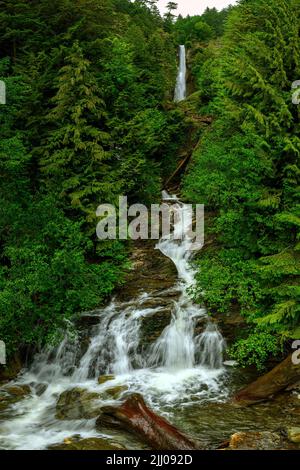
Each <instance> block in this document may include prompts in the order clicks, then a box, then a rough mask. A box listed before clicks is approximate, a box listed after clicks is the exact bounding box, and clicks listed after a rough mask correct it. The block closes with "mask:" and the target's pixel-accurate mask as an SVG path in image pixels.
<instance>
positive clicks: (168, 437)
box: [96, 394, 199, 450]
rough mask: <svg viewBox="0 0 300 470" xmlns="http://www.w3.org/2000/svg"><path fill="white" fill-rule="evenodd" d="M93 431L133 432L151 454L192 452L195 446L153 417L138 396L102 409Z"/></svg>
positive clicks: (168, 424) (166, 424)
mask: <svg viewBox="0 0 300 470" xmlns="http://www.w3.org/2000/svg"><path fill="white" fill-rule="evenodd" d="M101 411H102V413H101V415H100V416H99V418H98V419H97V422H96V424H97V427H98V428H100V429H103V427H104V428H117V429H125V430H126V431H129V432H133V433H135V434H137V435H138V437H139V438H140V439H141V440H143V441H144V442H145V443H146V444H148V445H149V446H150V447H151V448H152V449H154V450H196V449H198V448H199V447H198V446H197V444H196V443H195V442H194V441H193V440H191V439H190V438H188V437H187V436H185V435H184V434H183V433H181V432H180V431H179V430H178V429H176V428H175V427H174V426H173V425H172V424H170V423H169V422H168V421H167V420H165V419H164V418H162V417H161V416H158V415H157V414H156V413H154V412H153V411H152V410H151V409H150V408H148V407H147V405H146V404H145V402H144V399H143V397H142V396H141V395H139V394H133V395H131V396H130V397H129V398H128V399H127V400H126V401H125V402H124V403H123V404H122V405H121V406H120V407H112V406H110V407H105V408H103V409H102V410H101Z"/></svg>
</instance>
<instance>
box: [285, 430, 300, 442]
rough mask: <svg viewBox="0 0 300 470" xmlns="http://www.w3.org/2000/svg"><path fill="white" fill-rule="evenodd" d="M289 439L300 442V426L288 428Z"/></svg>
mask: <svg viewBox="0 0 300 470" xmlns="http://www.w3.org/2000/svg"><path fill="white" fill-rule="evenodd" d="M287 435H288V439H289V440H290V441H291V442H294V443H295V444H300V428H298V427H297V428H296V427H294V428H288V429H287Z"/></svg>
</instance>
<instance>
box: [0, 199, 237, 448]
mask: <svg viewBox="0 0 300 470" xmlns="http://www.w3.org/2000/svg"><path fill="white" fill-rule="evenodd" d="M163 200H164V201H167V202H168V204H169V205H170V206H172V210H173V211H175V212H177V215H178V217H176V219H175V222H174V229H173V233H172V234H171V235H170V236H169V237H168V238H166V239H161V240H160V241H159V242H158V244H157V246H156V249H157V250H160V252H161V253H162V254H163V255H165V256H166V257H168V258H169V259H171V260H172V262H173V263H174V265H175V266H176V268H177V271H178V281H177V283H175V285H173V286H171V287H170V288H161V289H157V290H155V291H151V290H150V291H149V290H147V286H146V287H145V288H144V291H142V292H139V293H138V295H137V296H136V297H135V298H134V297H133V298H131V299H130V300H129V301H124V300H118V298H116V299H114V300H113V301H112V302H111V303H110V305H108V306H107V307H105V308H103V309H99V310H96V311H95V312H90V313H89V314H88V315H89V317H88V318H90V316H91V315H92V316H93V325H94V326H92V328H91V327H89V329H87V330H86V331H87V332H88V334H87V333H85V332H83V333H81V337H80V335H79V336H78V337H77V338H73V339H72V338H66V339H64V340H63V341H62V343H61V344H60V346H59V347H58V348H56V349H54V350H53V349H49V350H46V351H44V352H42V353H40V354H38V355H37V356H36V357H35V360H34V362H33V364H32V366H31V367H30V368H29V369H27V370H25V371H24V372H23V373H22V374H21V375H20V376H19V377H18V378H17V380H16V382H15V383H16V384H17V385H24V384H26V385H29V386H30V389H31V393H30V395H29V396H28V397H26V399H24V400H22V401H20V402H19V403H15V404H13V405H12V408H11V410H10V419H9V420H6V421H4V422H1V419H0V448H3V449H45V448H47V447H48V446H50V445H51V444H54V443H59V442H62V441H63V440H64V439H66V438H68V437H69V436H72V435H80V436H81V437H83V438H87V437H99V436H100V437H101V433H100V431H99V430H97V429H96V428H95V420H91V419H73V420H72V419H68V420H59V419H57V415H56V404H57V401H58V399H59V397H60V395H61V394H62V393H63V392H66V391H67V390H70V389H74V388H77V389H84V390H87V391H88V392H93V393H94V392H96V393H98V394H100V397H101V398H100V399H99V407H101V406H105V405H107V404H109V405H111V404H112V401H113V402H114V401H116V400H118V399H120V397H118V399H114V398H112V397H111V396H109V395H107V393H106V390H108V389H111V388H112V387H116V388H119V389H121V390H122V389H124V390H125V391H124V392H122V393H131V392H139V393H141V394H142V395H143V396H144V398H145V400H146V401H147V403H148V404H149V405H150V406H151V407H152V408H153V409H154V410H156V411H158V412H159V413H171V415H172V410H173V409H176V408H180V407H183V406H184V407H187V406H192V405H193V403H194V404H195V403H205V402H209V401H220V400H223V399H224V398H225V397H226V396H227V393H228V390H227V387H226V385H225V383H226V372H225V368H224V366H223V349H224V340H223V338H222V335H221V334H220V332H219V331H218V329H217V327H216V326H215V325H214V324H212V323H211V321H210V320H209V319H208V316H207V313H206V311H205V309H204V308H201V307H199V306H198V305H195V304H194V303H193V302H192V300H191V299H190V296H189V288H190V287H192V286H193V284H194V279H195V272H194V270H193V268H192V266H191V264H190V256H191V250H190V247H191V243H192V240H191V239H190V238H189V235H188V234H189V233H190V232H189V228H190V227H189V226H187V220H188V219H189V218H187V217H185V214H186V211H187V206H186V205H185V204H183V203H181V202H180V201H179V200H178V199H177V198H176V197H174V196H170V195H169V194H167V193H166V192H164V193H163ZM178 233H180V234H181V237H180V239H178V238H179V237H178ZM157 276H158V279H159V272H158V273H157ZM166 298H169V299H171V300H170V301H171V309H172V311H171V321H170V324H169V325H168V326H167V327H166V328H165V329H164V330H163V332H162V333H161V336H160V337H159V338H158V339H156V340H152V344H150V345H149V346H147V347H145V346H144V345H143V342H142V325H143V321H144V320H145V319H146V318H153V319H154V320H153V321H154V322H155V318H156V317H155V315H156V314H157V313H158V312H163V311H164V308H165V305H166ZM86 315H87V314H86ZM162 315H163V313H162ZM167 318H168V317H167ZM84 331H85V330H84ZM151 334H152V332H150V335H149V336H150V337H151ZM82 339H83V340H84V341H82ZM104 374H113V376H112V377H110V379H111V380H109V381H108V382H104V383H101V384H99V383H98V378H99V376H101V375H104ZM170 410H171V411H170ZM105 434H106V435H107V431H105Z"/></svg>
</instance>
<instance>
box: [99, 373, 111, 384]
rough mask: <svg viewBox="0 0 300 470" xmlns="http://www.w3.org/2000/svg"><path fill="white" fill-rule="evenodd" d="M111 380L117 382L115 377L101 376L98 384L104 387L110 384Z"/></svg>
mask: <svg viewBox="0 0 300 470" xmlns="http://www.w3.org/2000/svg"><path fill="white" fill-rule="evenodd" d="M109 380H115V376H114V375H100V377H99V378H98V384H100V385H102V384H105V383H106V382H108V381H109Z"/></svg>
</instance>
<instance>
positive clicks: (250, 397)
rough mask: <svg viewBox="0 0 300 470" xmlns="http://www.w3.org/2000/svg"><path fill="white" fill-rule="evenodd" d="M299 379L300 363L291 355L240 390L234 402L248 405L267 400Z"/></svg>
mask: <svg viewBox="0 0 300 470" xmlns="http://www.w3.org/2000/svg"><path fill="white" fill-rule="evenodd" d="M299 380H300V364H294V363H293V361H292V355H290V356H289V357H287V358H286V359H285V360H284V361H283V362H281V363H280V364H278V365H277V366H276V367H274V369H272V370H271V371H270V372H268V373H267V374H265V375H263V376H262V377H260V378H259V379H257V380H256V381H255V382H253V383H251V384H250V385H248V386H247V387H245V388H244V389H242V390H241V391H240V392H238V393H237V394H236V395H235V397H234V403H236V404H239V405H246V406H247V405H253V404H255V403H258V402H261V401H265V400H267V399H268V398H271V397H272V396H273V395H275V394H276V393H278V392H280V391H281V390H284V389H286V388H287V387H289V386H291V385H293V384H295V383H296V382H298V381H299Z"/></svg>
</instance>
